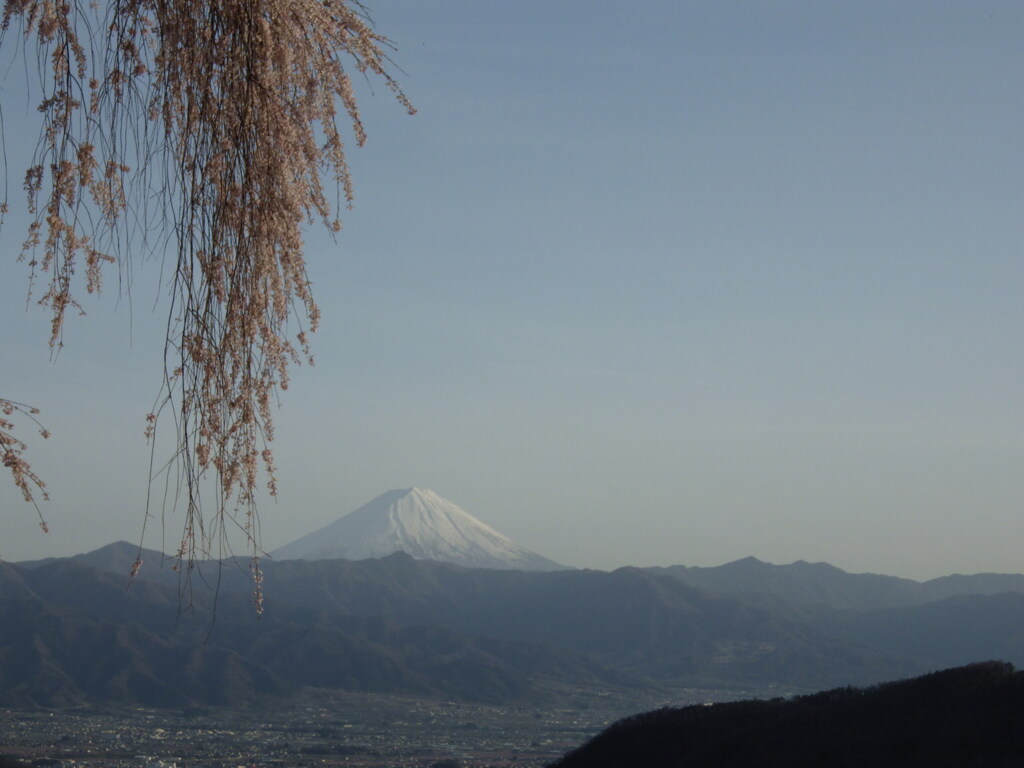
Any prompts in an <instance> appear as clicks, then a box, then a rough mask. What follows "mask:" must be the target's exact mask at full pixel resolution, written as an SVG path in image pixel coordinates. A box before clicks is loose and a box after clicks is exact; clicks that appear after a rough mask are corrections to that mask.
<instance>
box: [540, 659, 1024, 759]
mask: <svg viewBox="0 0 1024 768" xmlns="http://www.w3.org/2000/svg"><path fill="white" fill-rule="evenodd" d="M1022 760H1024V673H1022V672H1014V669H1013V667H1012V666H1011V665H1009V664H1006V663H1003V662H985V663H980V664H972V665H970V666H966V667H959V668H956V669H949V670H945V671H943V672H936V673H933V674H930V675H925V676H924V677H918V678H915V679H912V680H905V681H900V682H896V683H887V684H884V685H879V686H875V687H872V688H867V689H854V688H840V689H836V690H833V691H825V692H822V693H818V694H814V695H811V696H801V697H798V698H795V699H790V700H787V701H784V700H781V699H778V700H773V701H738V702H732V703H727V704H716V705H714V706H693V707H686V708H682V709H673V708H667V709H661V710H657V711H655V712H647V713H645V714H641V715H635V716H633V717H629V718H626V719H625V720H620V721H619V722H617V723H615V724H614V725H612V726H610V727H609V728H608V729H607V730H605V731H604V732H602V733H601V734H599V735H598V736H596V737H595V738H594V739H592V740H591V741H590V742H588V743H587V744H585V745H583V746H582V747H580V748H579V749H577V750H575V751H573V752H571V753H569V754H568V755H566V756H565V757H563V758H562V759H561V760H559V761H558V762H556V763H554V764H553V766H552V768H613V767H614V768H669V766H671V767H672V768H686V767H687V766H694V767H696V766H700V768H719V767H721V766H730V767H732V766H736V767H737V768H738V767H739V766H743V768H761V767H765V768H766V767H767V766H787V767H788V768H801V767H802V766H808V767H810V766H815V767H816V768H817V767H819V766H829V768H846V767H850V768H852V767H853V766H856V767H857V768H859V767H860V766H871V768H888V767H895V766H901V767H902V766H907V767H909V766H929V767H930V768H946V767H948V768H954V766H955V768H969V767H970V766H979V768H980V767H981V766H984V767H985V768H1002V767H1003V766H1007V767H1009V766H1020V765H1021V764H1022Z"/></svg>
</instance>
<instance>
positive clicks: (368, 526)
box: [271, 487, 563, 571]
mask: <svg viewBox="0 0 1024 768" xmlns="http://www.w3.org/2000/svg"><path fill="white" fill-rule="evenodd" d="M394 552H406V553H408V554H410V555H412V556H413V557H415V558H417V559H420V560H440V561H443V562H449V563H454V564H456V565H462V566H466V567H469V568H500V569H514V570H537V571H551V570H558V569H561V568H562V567H563V566H561V565H559V564H558V563H556V562H554V561H552V560H548V559H547V558H545V557H542V556H541V555H538V554H536V553H535V552H531V551H530V550H528V549H525V548H524V547H521V546H519V545H518V544H516V543H515V542H514V541H512V540H511V539H509V538H508V537H507V536H504V535H502V534H500V533H498V532H497V531H496V530H494V529H493V528H491V527H490V526H488V525H486V524H484V523H482V522H480V521H479V520H477V519H476V518H475V517H473V516H472V515H471V514H469V513H468V512H466V511H465V510H464V509H462V508H460V507H458V506H456V505H455V504H453V503H452V502H450V501H448V500H447V499H445V498H443V497H441V496H439V495H438V494H436V493H434V492H433V491H431V490H428V489H426V488H415V487H414V488H406V489H404V490H395V491H388V492H386V493H382V494H381V495H380V496H378V497H377V498H375V499H373V500H372V501H370V502H369V503H367V504H365V505H363V506H362V507H360V508H359V509H357V510H355V511H354V512H351V513H349V514H348V515H345V516H344V517H342V518H339V519H338V520H336V521H334V522H333V523H331V524H330V525H327V526H325V527H323V528H321V529H320V530H317V531H313V532H312V533H310V534H307V535H306V536H303V537H301V538H299V539H296V540H295V541H293V542H291V543H290V544H286V545H285V546H283V547H281V548H280V549H276V550H274V551H273V552H271V555H272V556H273V557H274V558H276V559H278V560H335V559H345V560H364V559H367V558H375V557H385V556H387V555H390V554H393V553H394Z"/></svg>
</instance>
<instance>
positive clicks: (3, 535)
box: [0, 0, 1024, 578]
mask: <svg viewBox="0 0 1024 768" xmlns="http://www.w3.org/2000/svg"><path fill="white" fill-rule="evenodd" d="M370 8H371V10H372V12H373V15H374V17H375V19H376V21H377V22H378V25H379V27H380V29H381V31H383V32H384V33H385V34H387V35H389V36H390V37H391V38H392V39H393V40H394V41H395V43H396V45H397V46H398V50H397V52H396V53H395V55H394V58H395V61H396V63H397V64H398V65H399V66H400V67H401V68H402V70H404V74H403V75H401V78H400V79H401V81H402V83H403V85H404V87H405V89H406V91H407V92H408V94H409V95H410V97H411V98H412V99H413V101H414V102H415V104H416V105H417V107H418V108H419V110H420V112H419V114H418V115H417V116H415V117H412V118H410V117H406V116H404V114H403V112H402V110H401V109H400V108H399V107H398V105H396V104H395V103H393V102H392V101H391V100H390V98H389V96H388V94H387V91H386V89H383V88H380V87H379V86H378V87H375V89H374V92H373V93H371V92H370V91H369V89H363V100H364V109H365V117H366V121H367V127H368V130H369V132H370V143H369V145H368V146H367V147H366V148H365V149H363V150H360V151H358V152H354V153H353V156H352V164H353V169H354V172H355V176H356V185H357V190H356V191H357V201H356V206H355V208H354V210H352V211H351V212H350V213H349V214H348V215H347V218H346V222H345V224H346V226H345V230H344V231H343V232H342V233H341V235H340V236H339V238H338V240H337V242H336V243H333V242H331V241H330V239H329V238H327V237H325V236H322V235H321V234H319V233H315V234H311V235H310V237H309V241H308V246H309V247H308V251H309V258H310V261H311V264H312V266H311V269H312V277H313V280H314V283H315V291H316V296H317V298H318V300H319V302H320V304H321V307H322V309H323V317H324V321H323V327H322V330H321V331H320V333H319V334H317V336H316V337H315V339H314V343H315V349H316V353H317V365H316V367H315V368H313V369H303V370H302V371H297V372H296V375H295V377H294V381H293V386H292V388H291V389H290V390H289V391H288V392H287V393H285V394H284V395H283V398H282V408H281V409H280V410H279V412H278V416H277V423H278V439H277V441H276V444H275V452H276V455H277V459H278V462H279V464H280V466H281V474H280V486H281V495H280V498H279V500H278V501H277V502H276V503H267V504H265V505H264V509H263V538H264V545H265V546H266V547H267V548H268V549H272V548H274V547H277V546H279V545H281V544H284V543H286V542H287V541H290V540H291V539H294V538H296V537H298V536H300V535H302V534H305V533H307V532H309V531H310V530H313V529H314V528H317V527H319V526H322V525H324V524H326V523H327V522H329V521H331V520H333V519H335V518H336V517H338V516H339V515H341V514H343V513H346V512H349V511H351V510H353V509H355V508H356V507H358V506H360V505H362V504H363V503H365V502H366V501H368V500H369V499H371V498H372V497H374V496H376V495H378V494H379V493H381V492H383V491H386V490H389V489H393V488H402V487H408V486H412V485H418V486H421V487H427V488H431V489H433V490H435V491H437V492H438V493H440V494H441V495H442V496H445V497H447V498H449V499H451V500H452V501H454V502H455V503H456V504H458V505H460V506H462V507H463V508H465V509H466V510H468V511H469V512H471V513H473V514H475V515H477V516H478V517H479V518H481V519H482V520H483V521H484V522H487V523H489V524H490V525H492V526H494V527H495V528H497V529H498V530H500V531H502V532H504V533H506V534H508V535H509V536H511V537H512V538H514V539H515V540H517V541H519V542H520V543H522V544H524V545H526V546H529V547H532V548H534V549H537V550H539V551H540V552H541V553H543V554H544V555H547V556H548V557H551V558H553V559H556V560H559V561H562V562H564V563H567V564H570V565H575V566H586V567H594V568H612V567H617V566H620V565H625V564H633V565H654V564H660V565H668V564H673V563H683V564H688V565H715V564H719V563H722V562H725V561H728V560H732V559H736V558H739V557H743V556H746V555H755V556H757V557H759V558H761V559H764V560H768V561H771V562H780V563H781V562H791V561H793V560H796V559H806V560H826V561H829V562H832V563H834V564H836V565H838V566H840V567H842V568H845V569H847V570H852V571H876V572H883V573H890V574H897V575H907V576H912V577H916V578H923V577H932V576H937V575H941V574H946V573H951V572H955V571H960V572H976V571H989V570H994V571H1024V550H1022V548H1021V546H1020V544H1021V542H1022V541H1024V389H1022V383H1024V349H1022V342H1024V301H1022V298H1024V258H1022V248H1024V218H1022V213H1024V98H1022V97H1024V93H1022V88H1024V46H1022V45H1021V40H1022V39H1024V4H1022V3H1020V2H1019V0H1012V1H1010V2H981V1H972V2H967V1H966V0H961V1H958V2H943V1H942V0H922V1H920V2H902V1H899V0H896V1H894V0H878V1H877V2H874V1H871V0H855V1H854V0H850V1H849V2H839V1H838V0H831V1H830V2H821V0H806V1H804V2H775V1H769V2H764V1H763V0H757V1H754V0H751V1H750V2H727V1H722V2H711V1H710V0H709V1H708V2H683V1H681V0H671V1H668V2H655V1H650V0H644V1H643V2H639V3H632V4H630V3H622V2H606V1H605V0H594V1H592V2H588V3H578V2H574V3H569V2H552V1H551V0H544V2H534V1H533V0H521V1H520V2H516V3H509V2H491V1H490V0H464V1H461V2H458V1H454V0H432V1H431V2H415V3H414V2H408V1H407V0H406V1H405V2H402V1H400V0H386V1H385V0H371V2H370ZM26 113H30V110H27V109H26V108H25V105H24V100H23V99H11V98H9V97H8V95H5V101H4V120H5V124H6V128H7V131H8V156H9V159H10V160H12V161H16V160H17V159H18V155H17V153H15V154H14V156H13V157H11V154H12V150H11V142H12V136H11V134H12V131H14V132H15V133H19V132H21V131H23V130H24V126H25V125H26V124H27V123H26V121H25V118H24V115H25V114H26ZM17 138H18V137H15V139H17ZM11 177H12V180H11V187H12V193H11V195H12V199H13V200H14V201H15V202H18V198H17V197H16V196H17V194H18V183H19V177H20V171H15V172H12V174H11ZM22 224H23V221H22V220H19V218H18V216H17V215H11V216H9V217H8V221H7V223H6V225H5V228H4V230H3V232H2V235H0V236H2V239H0V249H2V251H3V258H4V261H5V266H3V267H2V273H0V275H2V277H0V302H2V307H0V312H2V314H0V322H2V323H3V328H4V334H3V347H4V360H5V364H4V365H3V367H2V369H0V394H2V395H3V396H6V397H10V398H15V399H19V400H24V401H29V402H32V403H34V404H36V405H38V406H39V407H40V408H42V409H43V418H44V419H45V422H46V424H47V426H48V427H49V428H50V429H51V430H52V432H53V437H52V439H51V440H49V441H47V442H46V443H45V444H39V442H38V441H34V444H33V446H32V449H31V452H30V453H31V456H33V457H34V465H35V467H36V468H37V469H38V470H39V472H40V473H41V474H43V475H44V476H45V478H46V479H47V480H48V481H49V485H50V490H51V496H52V501H51V502H49V503H48V504H46V505H44V512H45V514H46V517H47V519H48V521H49V523H50V526H51V529H52V531H51V533H50V534H49V535H43V534H42V533H41V532H39V530H38V528H37V527H36V522H37V521H36V518H35V513H34V512H33V510H32V509H31V508H30V507H28V506H26V505H24V504H22V503H21V502H20V501H19V500H18V499H19V497H18V496H17V494H16V492H15V490H14V489H13V488H12V487H10V484H9V483H0V508H2V516H0V556H2V557H4V558H7V559H12V560H20V559H27V558H34V557H40V556H46V555H65V554H71V553H75V552H79V551H85V550H88V549H93V548H95V547H98V546H101V545H103V544H105V543H108V542H110V541H113V540H116V539H129V540H137V539H138V536H139V533H140V526H141V522H142V510H143V505H144V499H145V492H146V486H147V483H146V476H147V471H148V470H147V462H148V453H147V450H146V445H145V441H144V438H143V434H142V433H143V428H144V426H145V424H144V417H145V414H146V413H147V412H148V411H149V410H150V407H151V403H152V400H153V397H154V395H155V394H156V389H157V385H158V382H159V376H160V349H159V343H160V342H159V334H160V330H161V327H162V323H163V322H164V320H163V318H164V315H163V313H164V311H165V310H166V303H161V302H158V299H159V289H158V287H157V277H158V272H159V263H158V262H151V263H147V264H138V265H136V266H135V269H134V277H135V285H134V288H133V291H132V294H131V301H130V302H129V301H128V299H127V298H122V299H121V300H120V301H118V296H117V287H116V282H117V281H116V278H115V276H114V275H113V274H111V275H110V280H109V284H108V285H109V290H108V291H107V293H105V294H104V295H103V296H102V297H100V299H98V300H94V299H92V298H91V297H90V298H89V299H88V300H87V301H86V302H85V305H86V309H87V310H88V316H87V317H84V318H80V319H75V320H74V321H73V322H71V323H70V325H69V327H68V331H67V334H66V348H65V350H64V351H63V352H62V353H61V355H60V356H59V357H58V358H57V360H56V361H55V362H51V361H50V359H49V355H48V350H47V348H46V338H47V323H48V321H47V318H46V317H45V314H44V313H43V312H42V311H41V310H38V309H37V308H35V307H34V306H30V307H29V308H28V310H26V308H25V301H24V296H25V281H24V279H23V276H24V270H23V268H22V267H20V266H19V265H17V264H14V263H13V260H14V258H15V257H16V255H17V251H18V246H19V243H20V241H21V239H22V232H21V226H22ZM154 305H155V309H154ZM179 527H180V520H175V519H169V520H168V521H167V522H166V528H167V537H168V541H167V542H166V548H167V549H173V548H174V541H175V538H174V537H175V536H176V535H177V534H178V530H179ZM146 544H147V545H148V546H154V547H160V546H161V541H160V524H159V520H156V521H155V522H154V524H152V525H151V526H150V528H149V531H148V534H147V538H146Z"/></svg>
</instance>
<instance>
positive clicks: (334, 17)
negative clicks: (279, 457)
mask: <svg viewBox="0 0 1024 768" xmlns="http://www.w3.org/2000/svg"><path fill="white" fill-rule="evenodd" d="M15 23H18V24H19V25H20V30H21V32H22V35H23V40H24V41H25V42H26V44H27V43H34V44H35V47H36V50H37V52H38V59H37V65H38V68H39V71H40V73H41V74H40V82H41V88H42V92H43V93H42V99H41V101H40V104H39V111H40V113H41V115H42V131H41V134H40V140H39V145H38V147H37V151H36V156H35V158H34V159H33V161H32V163H31V164H30V166H29V168H28V170H27V172H26V175H25V190H26V193H27V196H28V208H29V213H30V214H31V216H32V219H33V220H32V223H31V225H30V226H29V233H28V238H27V241H26V243H25V248H24V250H23V254H22V258H24V259H26V260H27V263H28V266H29V270H30V279H31V280H32V281H34V282H38V283H41V284H42V285H43V287H42V288H40V289H39V292H40V293H41V297H40V299H39V301H40V303H41V304H43V305H45V306H47V307H48V308H49V310H50V311H51V313H52V318H53V321H52V326H51V336H50V344H51V346H52V347H54V348H59V346H60V345H61V344H62V329H63V325H64V321H65V317H66V314H67V311H68V310H80V306H79V304H78V303H77V301H76V299H75V296H76V293H75V291H76V290H77V289H78V288H79V287H80V286H79V285H78V284H77V283H76V282H75V281H76V267H78V266H79V264H80V263H81V262H84V264H85V286H84V287H85V289H86V291H89V292H93V291H98V290H99V289H100V286H101V276H102V267H103V265H104V264H105V263H109V262H114V261H117V262H119V263H120V264H121V265H122V266H121V270H122V274H126V270H128V269H129V268H130V267H129V265H130V264H131V262H132V260H133V259H137V258H138V256H139V254H140V252H142V253H146V252H151V251H162V250H163V249H164V248H165V247H166V248H167V249H168V250H170V251H171V252H173V253H175V254H176V256H175V264H174V269H173V273H172V274H173V277H172V279H171V280H170V294H171V296H170V309H169V315H168V318H169V319H168V325H167V341H166V347H165V353H164V359H165V371H164V379H163V387H162V390H161V395H160V397H159V398H158V401H157V405H156V406H155V407H154V409H153V412H152V413H151V414H149V416H148V424H147V427H146V434H147V436H148V437H149V438H150V439H151V440H153V441H154V443H153V444H154V446H155V445H156V443H155V438H156V430H157V426H158V424H160V423H162V422H163V421H164V420H166V419H170V420H171V422H172V423H173V425H174V426H173V429H174V433H175V436H176V441H175V445H176V447H175V448H174V449H173V450H172V456H171V461H170V462H169V464H168V465H167V467H166V471H168V472H174V473H175V481H176V482H178V483H180V489H181V500H182V504H183V506H184V528H183V535H182V539H181V544H180V547H179V549H178V552H177V555H178V557H179V558H180V559H182V560H186V561H188V562H189V564H191V563H192V561H193V560H194V558H196V556H197V555H209V554H211V553H217V554H220V553H223V551H224V550H223V547H224V544H225V542H226V541H227V540H228V539H227V537H226V534H227V532H228V529H229V528H231V527H237V528H238V529H239V530H241V531H242V533H243V535H244V538H245V541H246V542H247V545H248V547H249V549H250V552H251V555H252V558H253V575H254V583H255V585H256V598H257V603H259V601H260V600H261V592H260V589H259V583H260V573H259V567H258V561H257V558H258V556H259V554H260V549H259V537H258V519H257V517H256V496H257V493H258V490H259V486H260V477H261V476H263V477H265V478H266V487H267V489H268V491H269V493H270V494H271V495H273V494H276V490H277V488H276V482H275V473H274V460H273V455H272V454H271V451H270V447H269V445H270V443H271V441H272V439H273V435H274V431H273V419H272V404H273V402H274V400H275V397H276V394H277V392H278V390H283V389H287V387H288V370H289V365H290V364H297V363H299V362H303V361H308V362H312V356H311V354H310V348H309V343H308V337H307V333H309V332H312V331H315V330H316V327H317V323H318V322H319V316H320V313H319V309H318V308H317V305H316V303H315V301H314V300H313V296H312V293H311V291H310V281H309V278H308V276H307V272H306V262H305V259H304V254H303V239H302V228H303V226H304V225H306V224H308V223H313V222H317V221H319V222H321V223H322V224H324V225H326V226H327V227H328V229H330V230H331V231H337V230H338V229H340V222H339V218H338V215H339V210H340V207H341V205H343V204H349V203H350V202H351V200H352V196H353V191H352V180H351V176H350V174H349V169H348V165H347V163H346V159H345V143H344V140H343V135H342V130H341V126H340V125H339V111H340V112H341V113H342V114H343V116H344V117H345V118H346V120H345V122H347V123H348V124H349V126H350V128H351V130H352V134H353V136H354V138H355V141H356V143H357V144H362V143H363V142H364V141H365V137H366V135H365V130H364V128H363V124H362V121H361V119H360V115H359V109H358V106H357V104H356V98H355V91H354V88H353V83H352V73H356V74H359V75H360V76H376V77H379V78H381V79H382V80H383V82H384V83H386V85H387V86H388V88H390V89H391V91H392V92H393V93H394V94H395V96H396V97H397V98H398V100H399V101H400V102H401V104H403V105H404V106H405V107H406V109H407V110H408V111H409V112H410V113H411V112H412V111H413V109H412V106H411V105H410V104H409V102H408V100H407V99H406V97H405V95H404V94H403V93H402V91H401V89H400V88H399V86H398V85H397V83H396V82H395V80H394V79H393V78H392V77H391V75H390V74H389V72H388V64H389V61H388V58H387V49H388V47H389V43H388V41H387V40H386V39H385V38H383V37H382V36H380V35H379V34H377V33H376V32H375V31H374V29H373V26H372V24H371V22H370V20H369V18H368V16H367V14H366V12H365V9H364V8H363V7H362V6H361V5H360V4H359V3H358V2H353V0H110V1H109V2H107V3H106V4H101V5H98V6H96V5H94V4H87V3H86V2H84V0H6V2H5V5H4V15H3V21H2V26H3V30H4V31H5V32H7V31H8V30H9V29H10V27H11V25H12V24H15ZM325 185H327V186H326V187H325ZM332 188H333V194H332V193H331V192H332ZM127 274H129V275H130V272H128V273H127ZM129 279H130V277H129ZM208 475H209V476H212V481H213V488H214V491H213V493H214V495H215V500H214V502H215V503H214V504H213V506H214V512H213V514H211V515H207V514H205V513H204V509H203V505H202V502H201V498H202V494H201V492H200V488H201V486H204V485H205V484H206V482H205V478H206V477H207V476H208Z"/></svg>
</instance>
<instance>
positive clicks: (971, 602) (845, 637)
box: [0, 543, 1024, 706]
mask: <svg viewBox="0 0 1024 768" xmlns="http://www.w3.org/2000/svg"><path fill="white" fill-rule="evenodd" d="M137 555H138V549H137V548H136V547H134V546H132V545H129V544H125V543H118V544H112V545H109V546H107V547H104V548H102V549H100V550H97V551H95V552H92V553H89V554H85V555H79V556H76V557H72V558H56V559H50V560H44V561H36V562H27V563H18V564H7V563H0V705H2V706H16V705H20V704H25V703H30V704H38V705H46V706H54V705H59V704H75V703H82V702H87V701H97V700H103V701H124V702H135V703H139V704H145V705H149V706H179V705H182V704H185V703H189V702H195V703H209V704H232V703H237V702H239V701H245V700H251V699H252V698H254V697H273V696H281V695H287V694H288V692H289V691H291V690H293V689H294V688H295V687H296V686H319V687H328V688H344V689H348V690H359V691H375V692H390V693H406V694H414V695H422V696H435V697H436V696H443V697H449V698H463V699H470V700H477V701H491V702H508V701H517V700H518V701H524V700H531V699H542V698H545V697H550V696H551V695H553V694H552V692H553V691H554V690H556V689H560V688H561V689H564V688H565V687H566V686H590V687H599V688H602V689H607V690H615V689H621V688H624V687H629V688H633V689H648V690H656V691H663V692H668V691H671V690H672V689H673V688H676V687H686V686H695V685H699V686H723V687H743V688H744V689H746V690H751V689H756V690H765V691H768V690H783V691H799V690H804V691H807V690H815V689H818V688H824V687H829V686H835V685H848V684H866V683H873V682H879V681H882V680H888V679H893V678H898V677H906V676H908V675H913V674H919V673H922V672H925V671H928V670H930V669H937V668H941V667H944V666H951V665H956V664H965V663H969V662H972V661H977V660H981V659H988V658H1001V659H1005V660H1006V661H1010V662H1014V663H1017V664H1021V663H1024V578H1022V577H1020V576H1000V575H991V574H990V575H979V576H963V577H955V578H954V577H950V578H947V579H939V580H935V581H934V582H925V583H923V584H922V583H918V582H912V581H908V580H906V579H896V578H892V577H886V576H874V575H870V574H847V573H845V572H843V571H841V570H839V569H837V568H833V567H832V566H829V565H826V564H814V565H811V564H807V563H794V564H792V565H789V566H775V565H770V564H767V563H761V562H760V561H757V560H754V559H753V558H749V559H747V560H742V561H738V562H736V563H731V564H728V565H725V566H721V567H719V568H700V569H695V568H685V567H682V566H676V567H672V568H661V569H658V568H654V569H640V568H621V569H619V570H616V571H613V572H604V571H591V570H559V571H524V570H507V569H506V570H501V569H490V568H488V569H481V568H476V569H471V568H464V567H459V566H455V565H452V564H449V563H439V562H435V561H430V560H417V559H414V558H413V557H411V556H409V555H408V554H404V553H396V554H393V555H390V556H388V557H384V558H380V559H367V560H361V561H352V560H315V561H307V560H284V561H278V560H271V559H267V560H265V561H264V562H263V569H264V592H265V604H266V611H265V614H264V616H263V618H262V619H260V620H257V619H256V616H255V612H254V610H253V608H252V604H251V592H252V584H251V581H250V579H249V574H248V567H247V565H248V563H247V561H234V560H230V561H227V562H225V563H219V564H218V563H214V562H198V563H195V564H194V567H193V568H192V569H188V568H185V569H184V570H181V571H175V570H172V569H171V568H170V567H161V565H160V564H161V561H163V560H164V557H163V556H162V555H161V554H160V553H158V552H150V551H147V552H143V553H142V556H143V559H144V561H145V563H144V565H143V567H142V570H141V572H140V573H139V576H138V578H137V579H136V580H135V582H134V583H133V584H132V585H131V587H130V588H127V587H128V579H127V574H128V572H129V570H130V567H131V564H132V562H134V560H135V558H136V556H137ZM206 584H209V585H212V584H216V585H217V591H216V592H211V591H210V590H209V588H208V587H206V586H204V585H206ZM190 585H191V586H190ZM215 600H216V609H215V611H216V613H215V614H214V603H215Z"/></svg>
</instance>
